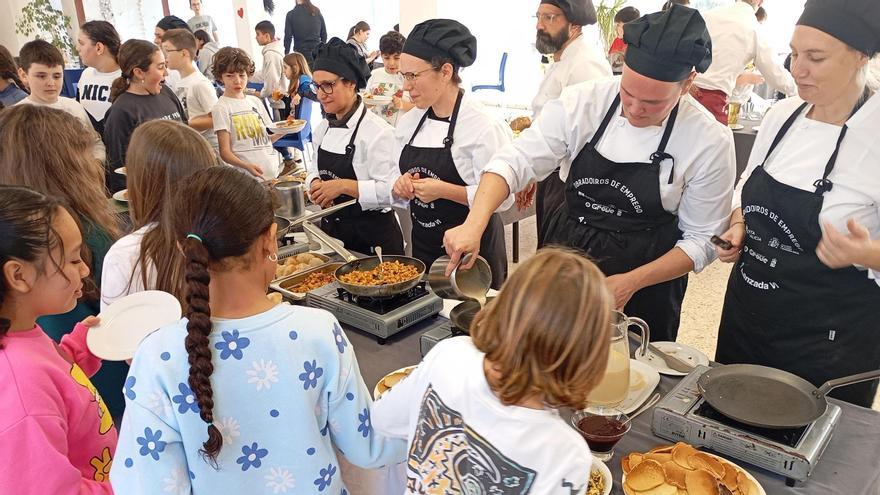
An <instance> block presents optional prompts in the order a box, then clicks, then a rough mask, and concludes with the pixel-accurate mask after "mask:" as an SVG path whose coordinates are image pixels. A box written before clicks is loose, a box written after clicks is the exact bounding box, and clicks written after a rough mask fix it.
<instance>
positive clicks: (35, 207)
mask: <svg viewBox="0 0 880 495" xmlns="http://www.w3.org/2000/svg"><path fill="white" fill-rule="evenodd" d="M60 206H61V205H60V203H59V201H58V200H55V199H53V198H50V197H48V196H44V195H43V194H40V193H38V192H36V191H33V190H31V189H28V188H26V187H19V186H6V185H0V269H2V267H3V266H4V265H5V264H6V262H8V261H10V260H12V259H17V260H22V261H26V262H30V263H36V262H38V261H39V260H40V259H41V258H43V257H47V258H50V259H51V258H52V257H51V256H49V254H48V253H49V252H50V251H51V250H52V248H54V247H55V246H56V245H58V243H60V242H61V239H60V238H59V237H58V234H57V233H56V232H55V230H54V229H53V228H52V222H53V221H54V219H55V215H56V214H57V213H58V208H59V207H60ZM53 262H54V260H53ZM8 290H9V288H8V287H7V281H6V277H5V276H3V275H2V274H0V308H2V307H3V304H4V303H5V302H6V297H7V292H8ZM11 325H12V322H11V321H10V320H9V319H8V318H2V317H0V349H2V348H3V340H2V339H3V337H4V336H6V334H7V332H9V329H10V326H11Z"/></svg>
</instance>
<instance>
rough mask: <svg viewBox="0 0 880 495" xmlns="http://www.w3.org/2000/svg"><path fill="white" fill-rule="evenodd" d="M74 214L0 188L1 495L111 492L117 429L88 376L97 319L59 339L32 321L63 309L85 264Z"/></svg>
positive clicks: (76, 293)
mask: <svg viewBox="0 0 880 495" xmlns="http://www.w3.org/2000/svg"><path fill="white" fill-rule="evenodd" d="M81 247H82V237H81V235H80V232H79V228H78V227H77V224H76V222H75V221H74V219H73V217H71V215H70V214H69V213H68V212H67V210H65V209H64V207H62V206H60V205H59V204H58V203H57V202H56V201H55V200H53V199H50V198H47V197H46V196H43V195H42V194H39V193H36V192H34V191H31V190H29V189H26V188H22V187H13V186H0V384H2V386H0V411H2V413H0V494H7V493H8V494H13V493H14V494H16V495H38V494H39V495H43V494H45V495H49V494H51V495H74V494H111V493H113V490H112V489H111V487H110V482H109V478H108V476H109V473H110V466H111V463H112V460H113V453H114V451H115V448H116V440H117V436H116V429H115V427H114V426H113V420H112V419H111V417H110V413H109V412H108V411H107V407H106V406H105V405H104V402H103V401H102V400H101V396H100V395H99V394H98V393H97V391H96V390H95V387H93V386H92V384H91V382H90V381H89V378H88V377H89V376H91V375H92V374H94V373H95V372H96V371H98V369H99V368H100V367H101V360H100V359H98V358H97V357H95V356H94V355H92V354H91V353H90V352H89V350H88V348H87V347H86V334H87V333H88V329H89V327H90V326H92V325H94V324H96V323H97V319H96V318H94V317H90V318H88V319H87V320H86V321H84V322H82V323H79V324H77V325H76V327H75V328H74V330H73V332H72V333H71V334H69V335H67V336H65V337H64V338H63V339H62V341H61V345H59V346H56V345H55V343H54V342H53V341H52V339H50V338H49V337H48V336H47V335H46V334H45V333H43V330H42V329H41V328H40V327H39V326H38V325H37V324H36V319H37V318H38V317H40V316H43V315H50V314H58V313H66V312H67V311H70V310H71V309H73V307H74V305H75V304H76V301H77V299H78V298H79V297H80V296H82V288H83V282H82V280H83V279H84V278H85V277H87V276H88V274H89V269H88V267H87V266H86V263H85V262H84V261H83V260H82V259H81V257H80V251H81Z"/></svg>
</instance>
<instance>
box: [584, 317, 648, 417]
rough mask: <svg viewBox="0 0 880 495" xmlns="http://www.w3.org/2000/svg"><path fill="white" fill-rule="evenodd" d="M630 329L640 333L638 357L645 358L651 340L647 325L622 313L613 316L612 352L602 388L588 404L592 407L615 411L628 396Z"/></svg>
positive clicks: (591, 393) (591, 396) (594, 392)
mask: <svg viewBox="0 0 880 495" xmlns="http://www.w3.org/2000/svg"><path fill="white" fill-rule="evenodd" d="M630 326H636V327H638V328H639V331H640V333H641V345H640V347H639V350H638V351H637V353H638V354H644V352H645V350H646V348H647V346H648V341H649V339H650V330H649V329H648V324H647V323H645V321H644V320H642V319H641V318H630V317H628V316H626V315H625V314H623V313H621V312H620V311H612V313H611V348H610V349H609V350H608V365H607V366H606V367H605V375H604V377H603V378H602V381H601V382H599V385H596V388H594V389H593V390H592V391H591V392H590V395H589V396H588V397H587V401H588V402H589V404H590V405H591V406H601V407H614V406H617V405H619V404H620V403H621V402H623V400H624V399H626V395H627V393H628V392H629V336H628V334H627V332H628V330H629V327H630Z"/></svg>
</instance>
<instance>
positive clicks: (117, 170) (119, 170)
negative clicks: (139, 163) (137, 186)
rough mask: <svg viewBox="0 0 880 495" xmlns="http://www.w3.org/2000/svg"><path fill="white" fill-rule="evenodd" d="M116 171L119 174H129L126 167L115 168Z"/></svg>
mask: <svg viewBox="0 0 880 495" xmlns="http://www.w3.org/2000/svg"><path fill="white" fill-rule="evenodd" d="M114 172H116V173H117V174H119V175H127V173H126V170H125V167H119V168H117V169H116V170H114Z"/></svg>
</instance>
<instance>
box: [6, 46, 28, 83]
mask: <svg viewBox="0 0 880 495" xmlns="http://www.w3.org/2000/svg"><path fill="white" fill-rule="evenodd" d="M0 79H12V82H14V83H15V85H16V86H18V89H20V90H22V91H27V89H26V88H25V87H24V84H22V83H21V79H19V78H18V66H16V65H15V58H13V56H12V53H10V52H9V50H7V49H6V47H5V46H3V45H0Z"/></svg>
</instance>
